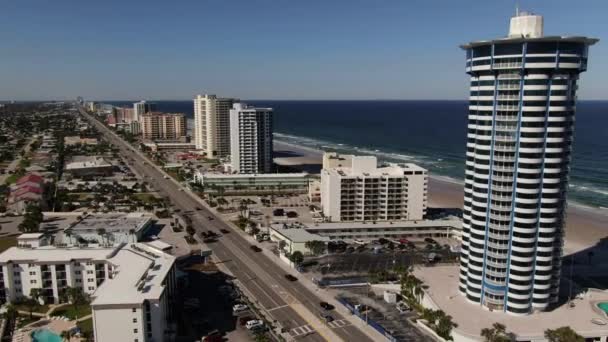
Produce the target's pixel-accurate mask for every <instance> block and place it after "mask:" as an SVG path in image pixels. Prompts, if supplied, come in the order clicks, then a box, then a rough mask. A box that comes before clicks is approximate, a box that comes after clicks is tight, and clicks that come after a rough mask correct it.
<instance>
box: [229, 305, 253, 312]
mask: <svg viewBox="0 0 608 342" xmlns="http://www.w3.org/2000/svg"><path fill="white" fill-rule="evenodd" d="M247 310H249V307H248V306H247V305H245V304H235V305H234V306H233V307H232V313H235V314H236V313H239V312H243V311H247Z"/></svg>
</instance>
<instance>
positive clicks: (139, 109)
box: [133, 101, 156, 122]
mask: <svg viewBox="0 0 608 342" xmlns="http://www.w3.org/2000/svg"><path fill="white" fill-rule="evenodd" d="M154 111H156V103H152V102H146V101H139V102H135V103H134V104H133V120H134V121H137V122H141V116H142V115H144V114H146V113H149V112H154Z"/></svg>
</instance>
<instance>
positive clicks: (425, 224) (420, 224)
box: [306, 218, 462, 230]
mask: <svg viewBox="0 0 608 342" xmlns="http://www.w3.org/2000/svg"><path fill="white" fill-rule="evenodd" d="M432 227H452V228H455V229H462V221H461V220H460V219H457V218H453V219H446V220H417V221H390V222H385V221H376V223H373V222H320V223H310V224H307V226H306V229H310V230H327V229H332V230H333V229H386V228H432Z"/></svg>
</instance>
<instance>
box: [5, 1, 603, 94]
mask: <svg viewBox="0 0 608 342" xmlns="http://www.w3.org/2000/svg"><path fill="white" fill-rule="evenodd" d="M515 2H516V1H515V0H513V1H506V0H505V1H503V0H501V1H498V0H491V1H490V0H458V1H454V0H419V1H418V0H412V1H406V0H395V1H390V0H368V1H359V0H345V1H339V0H334V1H329V0H309V1H296V0H292V1H280V0H268V1H265V0H255V1H252V0H247V1H245V0H243V1H231V0H214V1H211V0H180V1H151V0H148V1H139V0H137V1H134V0H129V1H115V0H104V1H82V0H78V1H68V0H57V1H48V0H39V1H30V0H19V1H3V4H2V8H1V9H0V99H5V100H6V99H15V100H30V99H31V100H36V99H63V98H75V97H76V96H78V95H81V96H83V97H85V98H88V99H137V98H147V99H157V100H158V99H189V98H191V97H192V96H193V95H194V94H196V93H216V94H219V95H223V96H234V97H240V98H247V99H387V98H389V99H464V98H466V96H467V76H466V74H465V73H464V53H463V51H461V50H460V49H459V48H458V45H459V44H461V43H464V42H468V41H471V40H478V39H486V38H494V37H500V36H504V35H505V34H506V32H507V30H508V20H509V17H510V16H511V15H512V14H513V13H514V8H515ZM519 3H520V7H521V8H522V9H526V10H530V11H533V12H535V13H539V14H542V15H544V17H545V34H556V35H557V34H564V35H587V36H592V37H597V38H600V39H602V40H604V41H600V43H599V44H597V45H595V46H593V47H592V48H591V52H590V56H591V57H590V63H589V71H588V72H587V73H585V74H583V75H582V82H581V87H580V89H581V90H580V93H579V94H580V95H579V98H580V99H608V83H607V82H606V78H607V77H608V59H607V57H608V41H605V40H606V39H605V38H607V37H608V35H607V33H608V24H606V14H607V13H608V1H606V0H577V1H572V0H551V1H549V0H542V1H541V0H536V1H533V0H520V1H519Z"/></svg>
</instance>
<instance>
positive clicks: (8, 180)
mask: <svg viewBox="0 0 608 342" xmlns="http://www.w3.org/2000/svg"><path fill="white" fill-rule="evenodd" d="M17 179H19V176H18V175H17V174H15V173H13V174H12V175H10V176H8V177H7V178H6V180H5V181H4V183H5V184H8V185H10V184H13V183H16V182H17Z"/></svg>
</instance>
